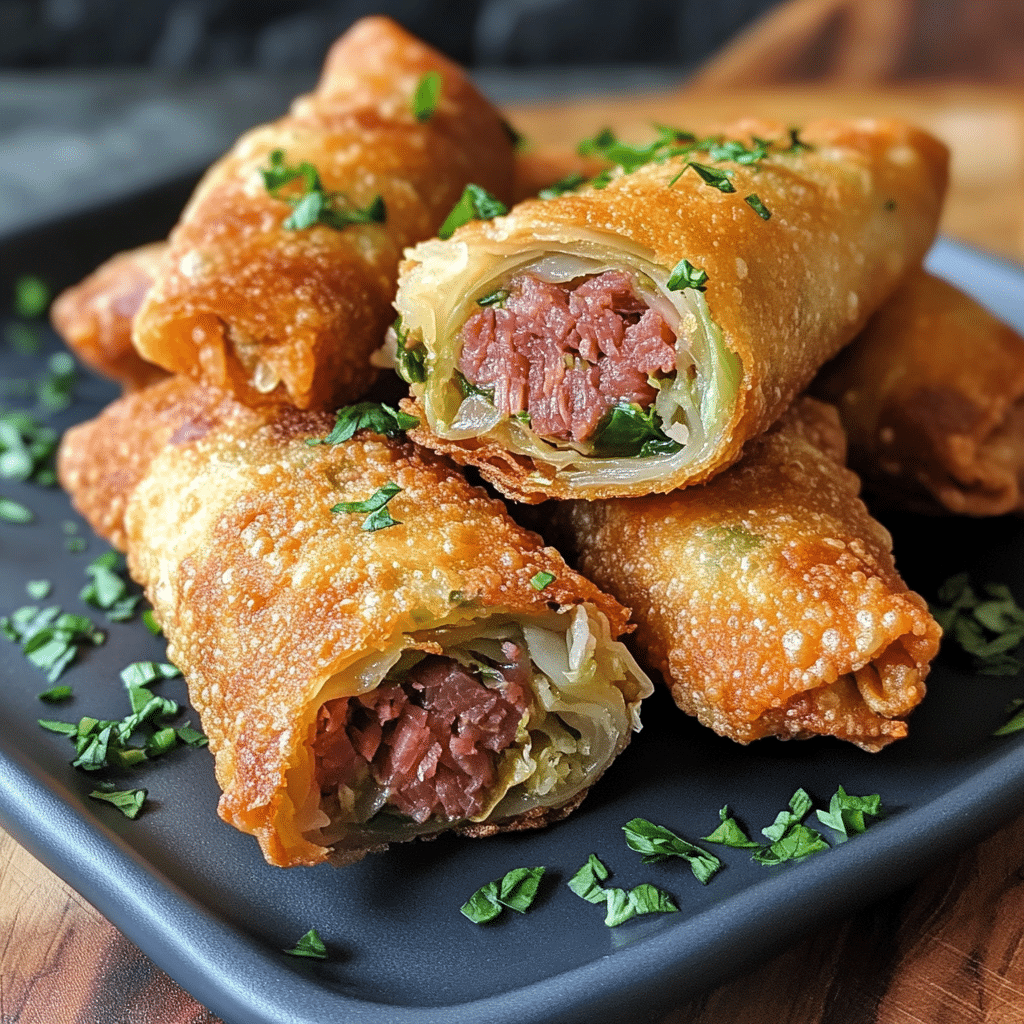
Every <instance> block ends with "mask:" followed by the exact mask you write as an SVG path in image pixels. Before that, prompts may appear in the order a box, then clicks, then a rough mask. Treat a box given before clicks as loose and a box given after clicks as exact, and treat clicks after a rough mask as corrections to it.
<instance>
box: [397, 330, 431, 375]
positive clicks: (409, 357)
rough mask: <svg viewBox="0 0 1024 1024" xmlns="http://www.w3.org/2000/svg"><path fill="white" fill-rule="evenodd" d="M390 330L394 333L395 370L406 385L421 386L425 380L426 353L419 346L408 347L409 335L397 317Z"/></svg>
mask: <svg viewBox="0 0 1024 1024" xmlns="http://www.w3.org/2000/svg"><path fill="white" fill-rule="evenodd" d="M391 329H392V330H393V331H394V332H395V370H396V371H397V372H398V376H399V377H401V378H402V380H404V381H405V383H406V384H422V383H423V382H424V381H425V380H426V379H427V368H426V359H427V353H426V350H425V349H424V348H422V347H421V346H419V345H414V346H412V347H411V348H410V347H409V335H408V332H407V331H405V330H404V329H403V327H402V318H401V317H399V318H398V319H397V320H396V321H395V322H394V324H392V327H391Z"/></svg>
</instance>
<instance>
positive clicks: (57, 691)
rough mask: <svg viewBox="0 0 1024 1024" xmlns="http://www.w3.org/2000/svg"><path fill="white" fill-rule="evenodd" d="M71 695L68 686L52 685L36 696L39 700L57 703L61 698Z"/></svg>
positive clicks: (68, 697) (64, 698) (67, 697)
mask: <svg viewBox="0 0 1024 1024" xmlns="http://www.w3.org/2000/svg"><path fill="white" fill-rule="evenodd" d="M72 695H73V694H72V690H71V687H70V686H52V687H50V689H49V690H44V691H43V692H42V693H40V694H38V697H39V699H40V700H45V701H46V703H47V704H59V703H60V702H61V701H62V700H69V699H70V698H71V697H72Z"/></svg>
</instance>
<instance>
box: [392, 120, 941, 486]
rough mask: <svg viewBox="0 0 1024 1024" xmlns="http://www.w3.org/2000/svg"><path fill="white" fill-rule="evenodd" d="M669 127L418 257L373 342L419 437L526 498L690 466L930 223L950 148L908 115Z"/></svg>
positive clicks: (912, 257) (786, 385)
mask: <svg viewBox="0 0 1024 1024" xmlns="http://www.w3.org/2000/svg"><path fill="white" fill-rule="evenodd" d="M668 132H669V130H668V129H666V130H665V133H668ZM665 133H663V136H662V139H663V148H662V149H656V150H654V151H653V152H654V156H653V157H652V158H651V159H649V160H648V162H646V163H642V164H641V165H640V166H638V167H637V168H636V169H634V170H631V171H630V172H628V173H625V172H623V171H622V169H621V167H620V168H618V169H617V170H615V171H612V172H610V173H609V174H607V175H605V176H602V178H601V179H600V180H598V181H597V182H596V183H592V184H589V185H584V186H583V187H581V188H580V189H579V190H577V191H575V192H568V193H565V194H560V195H557V196H554V197H553V198H550V199H539V198H538V199H533V200H527V201H525V202H522V203H520V204H519V205H518V206H516V207H515V208H514V209H513V210H512V211H511V212H510V213H509V214H508V215H507V216H498V217H494V218H492V219H490V220H474V221H471V222H469V223H467V224H465V225H464V226H462V227H460V228H459V229H458V230H456V231H455V232H454V234H453V235H452V237H451V238H449V239H448V240H440V239H435V240H431V241H427V242H423V243H421V244H420V245H418V246H416V247H415V248H413V249H412V250H411V251H410V252H409V253H408V258H407V260H406V262H405V263H404V264H403V266H402V270H401V275H400V279H399V288H398V294H397V298H396V301H395V305H396V308H397V309H398V312H399V314H400V317H401V319H400V322H399V324H398V325H397V327H396V329H395V330H394V331H393V335H392V337H391V338H390V340H389V343H388V345H387V346H386V347H385V350H384V358H388V357H390V359H391V361H392V362H393V363H394V364H395V365H396V366H397V367H398V369H399V372H400V373H403V374H404V376H405V377H406V379H407V380H408V381H409V383H410V386H411V391H412V395H413V399H414V405H413V408H412V409H411V411H412V412H413V413H414V414H415V415H417V416H418V417H419V418H420V420H421V426H420V428H418V429H417V430H416V431H415V432H414V433H413V434H412V435H411V436H412V437H413V438H414V439H415V440H416V441H417V442H419V443H421V444H425V445H427V446H430V447H432V448H434V449H435V450H437V451H442V452H445V453H446V454H448V455H450V456H451V457H452V458H454V459H455V460H457V461H458V462H461V463H464V464H470V465H473V466H476V467H478V468H479V470H480V472H481V474H482V475H483V476H484V477H485V478H486V479H487V480H488V481H490V482H491V483H492V484H494V485H495V487H497V488H498V489H499V490H501V491H502V492H503V493H504V494H506V495H507V496H510V497H513V498H516V499H517V500H520V501H525V502H536V501H540V500H542V499H543V498H545V497H556V498H597V497H613V496H628V495H633V496H635V495H641V494H647V493H658V492H667V491H670V490H673V489H675V488H677V487H682V486H685V485H688V484H693V483H699V482H701V481H703V480H706V479H709V478H710V477H711V476H713V475H714V474H715V473H716V472H718V471H720V470H721V469H724V468H725V467H726V466H728V465H730V464H732V463H733V462H735V461H736V459H738V458H739V455H740V452H741V451H742V448H743V445H744V443H745V442H746V441H747V440H749V439H750V438H751V437H754V436H756V435H757V434H758V433H760V432H761V431H762V430H764V429H765V428H766V427H767V426H768V425H769V424H771V423H772V422H774V421H775V420H776V419H777V418H778V417H779V415H780V414H781V413H782V411H783V410H784V409H785V408H786V406H787V405H788V404H789V402H790V401H792V399H793V398H794V396H795V395H796V394H798V393H799V392H800V391H802V390H803V389H804V388H805V387H806V386H807V384H808V383H809V382H810V380H811V378H812V377H813V376H814V373H815V372H816V371H817V369H818V368H819V367H820V366H821V364H822V363H824V362H825V361H826V360H827V359H828V358H829V357H830V356H832V355H834V354H835V353H836V352H837V351H838V349H839V348H840V347H841V346H842V345H844V344H845V343H846V342H848V341H849V340H850V339H851V338H852V337H853V336H854V335H855V334H856V333H857V331H858V330H860V328H861V327H863V325H864V323H865V322H866V320H867V318H868V316H869V315H870V314H871V313H872V312H873V311H874V310H875V309H876V308H877V307H878V306H879V305H880V304H881V303H882V301H884V299H885V298H887V297H888V295H889V294H890V293H891V292H892V291H893V290H894V289H895V287H896V286H897V284H898V283H899V282H900V280H901V279H902V278H903V276H904V275H905V274H906V273H907V272H908V271H909V270H910V269H911V268H912V267H914V266H916V265H918V264H919V263H920V261H921V259H922V258H923V256H924V254H925V252H926V250H927V249H928V246H929V245H930V243H931V241H932V239H933V237H934V234H935V229H936V225H937V222H938V216H939V210H940V206H941V202H942V197H943V193H944V190H945V184H946V164H947V152H946V149H945V147H944V146H943V145H942V144H941V143H940V142H938V141H937V140H936V139H934V138H932V137H931V136H929V135H927V134H926V133H924V132H922V131H920V130H918V129H915V128H912V127H909V126H907V125H904V124H902V123H899V122H894V121H873V120H872V121H855V122H848V123H847V122H838V121H819V122H815V123H813V124H809V125H808V126H807V127H806V128H805V129H803V130H802V131H801V132H800V133H797V132H795V131H794V132H791V133H789V134H788V135H787V133H786V132H785V131H783V130H782V129H781V128H780V127H779V126H778V125H772V124H769V123H765V122H757V121H746V122H742V123H739V124H737V125H734V126H732V127H731V128H729V129H728V130H726V131H725V132H724V133H723V134H722V135H719V136H716V137H715V138H714V139H713V140H693V141H687V140H690V139H692V137H691V136H686V135H685V133H675V134H672V135H670V134H665ZM659 145H660V144H659ZM659 154H660V155H659ZM672 154H676V155H672Z"/></svg>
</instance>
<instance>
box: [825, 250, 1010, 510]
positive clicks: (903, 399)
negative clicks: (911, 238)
mask: <svg viewBox="0 0 1024 1024" xmlns="http://www.w3.org/2000/svg"><path fill="white" fill-rule="evenodd" d="M813 391H814V393H815V394H816V395H818V396H819V397H821V398H823V399H825V400H827V401H830V402H833V403H834V404H835V405H836V407H837V408H838V410H839V415H840V417H841V418H842V421H843V426H844V427H845V428H846V432H847V434H848V436H849V441H850V464H851V466H852V467H853V468H854V469H856V470H857V472H858V473H860V474H861V476H862V477H863V478H864V484H865V487H866V488H867V489H869V490H870V491H871V493H872V496H873V498H874V499H875V500H876V502H878V503H879V504H883V505H885V506H887V507H890V508H900V509H905V510H908V511H913V512H923V513H932V514H935V513H948V512H952V513H955V514H957V515H969V516H997V515H1003V514H1005V513H1008V512H1018V513H1019V512H1021V511H1024V338H1022V337H1021V336H1020V334H1018V333H1017V332H1016V331H1015V330H1013V328H1012V327H1010V326H1008V325H1007V324H1005V323H1003V322H1002V321H1001V320H999V319H998V318H997V317H995V316H993V315H992V314H991V313H990V312H989V311H988V310H987V309H985V307H984V306H982V305H981V304H980V303H979V302H977V301H976V300H975V299H973V298H971V297H970V296H969V295H966V294H965V293H964V292H962V291H960V289H958V288H956V287H954V286H953V285H951V284H948V283H947V282H945V281H943V280H942V279H941V278H938V277H935V276H933V275H932V274H929V273H927V272H926V271H924V270H921V271H919V272H918V273H916V274H914V276H913V277H911V278H910V279H909V280H908V281H907V283H906V284H904V285H903V286H902V287H901V288H900V289H899V290H898V291H897V292H896V294H895V295H893V297H892V298H891V299H889V300H888V301H887V302H886V303H885V305H884V306H882V308H881V309H880V310H879V311H878V312H877V313H875V315H874V316H873V317H872V318H871V320H870V321H869V322H868V325H867V326H866V327H865V328H864V330H863V331H862V332H861V333H860V335H858V337H857V338H856V340H855V341H854V342H853V343H852V344H850V345H849V346H848V347H847V348H846V349H844V350H843V351H842V352H840V354H839V355H838V356H836V358H835V359H834V360H832V361H831V362H830V363H829V364H828V365H826V366H825V367H824V368H823V369H822V371H821V373H820V374H819V375H818V377H817V378H816V380H815V382H814V385H813Z"/></svg>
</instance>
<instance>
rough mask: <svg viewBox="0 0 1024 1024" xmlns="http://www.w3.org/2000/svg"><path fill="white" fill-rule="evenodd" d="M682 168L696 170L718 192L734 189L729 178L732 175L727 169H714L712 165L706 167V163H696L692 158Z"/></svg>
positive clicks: (733, 190)
mask: <svg viewBox="0 0 1024 1024" xmlns="http://www.w3.org/2000/svg"><path fill="white" fill-rule="evenodd" d="M684 170H691V171H696V172H697V174H698V175H700V177H701V178H703V179H704V181H705V183H706V184H708V185H710V186H711V187H712V188H717V189H718V191H719V192H735V191H736V186H735V185H734V184H733V183H732V182H731V181H730V180H729V179H730V177H732V175H731V174H730V172H729V171H716V170H715V168H714V167H708V166H707V164H698V163H695V162H694V161H692V160H691V161H689V162H688V163H687V165H686V167H685V168H684Z"/></svg>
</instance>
